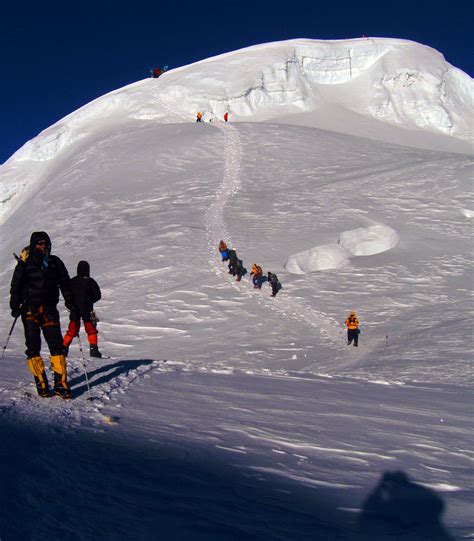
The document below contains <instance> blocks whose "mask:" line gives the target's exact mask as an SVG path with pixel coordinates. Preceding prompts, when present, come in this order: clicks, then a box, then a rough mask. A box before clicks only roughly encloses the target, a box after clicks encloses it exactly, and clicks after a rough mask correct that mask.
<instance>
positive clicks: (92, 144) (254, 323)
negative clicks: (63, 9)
mask: <svg viewBox="0 0 474 541" xmlns="http://www.w3.org/2000/svg"><path fill="white" fill-rule="evenodd" d="M262 49H263V50H264V51H266V50H267V47H265V46H262ZM230 57H231V58H232V55H230ZM210 63H212V62H210V61H206V62H204V64H205V65H207V64H210ZM248 69H249V70H250V66H249V67H248ZM186 70H187V68H181V69H180V70H177V72H178V74H181V75H183V76H184V75H185V74H186V73H187V72H186ZM171 75H172V74H171V73H170V74H168V75H167V76H171ZM181 75H180V76H181ZM244 75H245V73H244V74H243V76H244ZM165 80H166V79H165V78H163V80H161V79H159V80H158V81H145V82H143V83H138V84H137V85H135V86H133V87H132V88H130V87H128V88H127V89H123V91H118V92H119V93H120V92H122V94H123V95H125V94H128V93H129V92H135V90H137V89H139V88H140V89H142V88H144V87H145V84H147V85H148V87H151V88H153V89H154V90H153V92H155V91H156V89H157V88H159V86H158V85H157V84H155V83H159V84H160V85H161V84H162V83H163V84H164V81H165ZM151 85H154V86H151ZM156 96H158V97H157V98H156V99H157V104H158V105H157V107H159V108H163V110H164V111H166V114H167V115H169V116H168V117H167V119H163V120H166V122H158V121H157V119H156V118H155V119H154V120H153V121H152V122H150V119H144V118H142V119H130V118H128V117H127V118H124V117H123V116H122V115H121V114H119V112H118V109H117V110H116V113H117V115H116V116H115V117H112V116H109V117H107V118H106V119H101V118H100V117H99V116H95V115H96V113H97V111H96V113H94V114H91V117H90V118H89V119H88V120H87V122H86V120H85V117H84V124H83V125H80V126H79V127H74V129H73V130H72V131H71V133H74V134H75V135H77V134H79V133H82V134H83V136H82V137H80V138H78V139H76V140H74V141H73V142H72V143H71V144H64V145H63V146H61V145H62V143H60V145H59V146H61V148H59V146H58V147H55V146H54V145H55V144H56V143H54V142H53V140H51V142H52V146H51V147H50V150H51V154H48V157H49V159H48V160H43V161H30V160H27V161H19V160H18V159H17V158H18V156H16V157H14V158H12V159H11V160H10V161H9V162H8V163H7V164H6V165H4V166H3V167H2V169H1V174H2V180H3V182H4V185H5V186H7V187H9V189H13V188H12V187H14V191H11V192H10V194H11V195H12V197H11V199H10V200H9V202H10V205H9V206H8V205H6V206H8V211H6V212H5V214H4V215H3V222H2V230H1V239H2V250H1V254H0V258H1V259H0V262H1V272H0V294H1V296H2V298H3V299H4V302H3V303H1V305H0V314H1V318H0V336H3V337H6V335H7V333H8V330H9V329H10V326H11V322H12V320H11V318H10V316H9V310H8V306H7V301H8V290H9V282H10V278H11V274H12V270H13V265H14V261H13V258H12V255H11V254H12V252H13V251H15V252H18V250H19V249H21V247H22V246H24V244H25V243H26V242H27V240H28V238H29V234H30V232H31V231H33V230H43V229H44V230H46V231H48V232H49V233H50V235H51V237H52V241H53V251H54V253H56V254H58V255H59V256H60V257H61V258H62V259H63V260H64V261H65V263H66V264H67V267H68V268H69V270H70V272H71V274H74V270H75V266H76V263H77V262H78V261H79V260H80V259H87V260H88V261H90V263H91V269H92V275H93V276H94V277H95V278H96V279H97V280H98V282H99V283H100V285H101V287H102V292H103V300H102V301H101V302H100V303H99V304H98V306H97V311H98V314H99V317H100V319H101V322H100V328H99V331H100V335H99V340H100V346H101V349H103V350H104V351H105V352H107V353H110V354H111V355H112V356H113V358H112V359H104V360H103V361H97V360H94V361H87V367H88V371H89V377H90V382H91V390H92V394H93V395H94V396H95V397H96V400H95V401H92V402H89V401H87V397H88V392H87V388H86V385H85V379H84V376H83V367H82V362H81V354H80V351H79V347H78V344H77V342H74V344H73V346H72V348H71V355H70V360H69V373H70V380H71V383H72V386H73V390H74V392H75V394H76V397H77V398H76V400H74V401H72V402H71V403H67V404H64V403H62V402H59V401H58V400H55V399H52V400H48V401H42V402H40V401H39V400H38V399H36V397H35V396H34V394H33V396H31V397H29V396H26V395H25V390H27V391H30V392H31V391H32V384H31V377H30V375H29V374H28V373H27V370H26V367H25V366H24V363H23V357H22V352H23V349H24V345H23V337H22V332H21V329H20V328H17V329H15V331H14V333H13V335H12V338H11V341H10V344H9V348H8V350H7V351H6V355H5V359H4V361H3V362H2V368H1V370H0V428H1V430H2V438H3V439H2V441H5V442H7V445H6V446H3V449H2V451H1V453H2V454H1V455H0V456H1V458H2V460H1V461H0V463H2V464H3V466H2V468H3V469H2V470H1V471H0V474H1V477H2V478H4V479H7V483H6V485H5V486H6V487H7V489H6V490H5V491H4V492H3V493H0V502H1V504H2V508H3V509H5V510H6V514H7V515H8V517H9V520H8V522H7V521H5V520H3V519H0V537H2V539H3V537H5V539H8V538H11V537H13V538H14V536H15V535H16V536H17V537H18V532H21V537H22V538H28V537H30V538H35V536H42V537H44V535H46V534H47V533H48V531H49V525H51V524H52V525H53V526H54V527H56V528H59V530H57V531H60V533H61V535H62V536H63V537H66V538H72V539H74V538H78V539H96V538H97V539H98V538H101V539H103V537H104V532H105V534H106V535H107V536H108V538H111V539H130V538H131V534H130V531H131V530H132V531H133V532H134V535H135V534H136V535H135V538H141V539H155V538H156V535H157V531H160V532H163V535H164V536H165V537H166V538H167V539H173V538H176V539H183V538H187V539H219V540H227V539H266V540H268V539H280V540H281V539H288V540H289V539H294V538H295V537H297V538H299V539H313V538H314V536H315V534H318V535H319V538H321V539H328V540H329V539H335V538H338V537H339V538H341V539H357V537H359V538H360V539H365V540H368V539H369V540H375V539H377V540H381V539H387V538H393V536H394V535H395V534H396V535H398V536H399V538H402V539H420V538H425V539H436V538H438V539H444V540H447V539H451V538H456V539H461V538H468V536H470V535H472V532H473V527H472V519H471V516H470V506H471V504H472V498H473V493H472V488H471V485H472V483H471V478H472V452H471V449H472V418H471V417H472V416H471V411H470V409H471V408H469V397H470V393H471V392H472V382H473V378H472V345H471V340H470V337H471V329H472V324H471V321H472V301H471V294H472V273H471V269H472V250H470V247H471V243H472V216H473V215H474V202H473V198H472V189H471V179H472V166H473V160H472V159H471V158H470V157H469V156H467V155H460V154H451V153H446V152H439V151H436V152H435V151H430V150H421V149H418V148H408V147H401V146H396V145H392V144H388V143H386V142H381V141H373V140H368V139H362V138H358V137H353V136H351V135H344V134H340V133H334V132H328V131H323V130H319V129H316V128H314V127H301V126H288V125H284V124H282V123H280V122H277V123H270V122H262V123H256V122H255V123H245V122H242V123H237V124H235V125H234V124H233V123H231V124H228V125H224V124H223V123H221V122H218V121H216V120H215V121H214V122H212V123H211V124H209V123H207V124H202V125H197V124H196V123H194V121H193V118H191V121H185V116H186V114H188V116H191V117H192V116H193V115H194V113H193V112H192V110H190V111H189V112H188V113H186V112H185V111H184V112H183V111H180V109H179V106H180V104H182V103H183V100H181V101H180V100H178V101H176V103H175V104H174V107H172V106H170V105H169V104H168V103H167V102H165V101H164V100H163V99H162V97H161V94H158V93H157V94H156ZM109 97H110V96H109ZM123 97H124V96H122V98H123ZM103 99H106V98H103ZM171 105H173V104H171ZM91 107H92V106H91ZM86 109H87V107H86V108H83V110H81V111H82V112H77V113H74V114H73V115H71V116H70V117H68V119H65V120H64V124H63V126H65V127H68V126H69V125H74V122H75V121H74V122H73V121H72V120H71V119H73V117H74V116H75V115H76V114H78V113H80V114H82V113H83V112H84V111H85V110H86ZM285 111H286V112H287V113H288V112H289V108H285ZM150 114H151V113H150ZM77 118H79V117H77ZM171 120H175V122H174V123H172V122H170V121H171ZM378 126H380V124H378ZM53 128H54V127H53ZM54 129H56V128H54ZM75 130H76V131H75ZM381 133H383V130H381ZM41 137H42V136H40V138H41ZM382 138H383V137H380V139H382ZM451 139H454V138H452V137H451ZM37 142H38V141H37ZM35 144H36V143H35ZM37 148H38V149H39V148H40V147H39V146H38V147H37ZM35 152H36V151H35ZM48 152H49V151H48ZM13 175H15V176H13ZM20 181H22V182H23V181H24V182H25V184H24V189H23V191H22V190H21V188H20ZM15 183H16V184H15ZM220 238H225V240H227V241H228V242H229V243H230V244H231V245H232V246H234V247H235V248H236V249H237V251H238V253H239V255H240V256H241V257H242V258H243V260H244V263H245V265H246V267H247V268H248V269H250V266H251V264H252V262H254V261H255V262H257V263H260V264H261V265H262V266H263V268H264V270H265V271H266V270H272V271H274V272H276V273H277V274H278V276H279V277H280V279H281V281H282V283H283V290H282V291H281V292H280V294H279V295H278V296H277V298H275V299H272V298H270V296H269V288H268V286H264V288H263V290H262V291H255V290H254V289H253V288H252V287H251V285H250V283H249V281H248V277H245V278H244V279H243V281H242V282H241V283H236V282H235V281H234V279H233V278H232V277H231V276H230V275H229V274H228V273H227V269H226V267H225V265H223V264H222V263H221V262H220V261H219V257H218V254H217V250H216V248H217V243H218V241H219V240H220ZM294 261H296V262H297V265H298V267H297V268H296V267H295V266H293V265H292V262H294ZM354 308H355V309H357V310H358V312H359V315H360V318H361V321H362V335H361V343H360V347H359V349H358V350H356V349H355V348H352V347H351V348H348V347H347V345H346V344H345V340H344V334H343V329H342V323H343V320H344V319H345V317H346V315H347V312H348V311H349V310H350V309H354ZM61 309H62V323H63V325H64V324H65V322H66V321H67V313H66V312H65V311H64V309H63V307H62V306H61ZM84 342H85V338H84V337H83V345H85V344H84ZM43 354H44V356H45V357H46V356H47V352H46V350H45V348H43ZM165 360H166V361H167V362H164V361H165ZM48 370H49V367H48ZM109 422H110V423H112V424H111V425H110V426H109V425H108V423H109ZM113 423H116V424H113ZM13 449H14V451H15V452H14V453H13V451H12V450H13ZM26 462H29V463H31V464H32V466H31V467H30V468H26V469H25V468H24V467H23V464H24V463H26ZM58 471H59V472H60V475H61V478H62V479H63V485H62V488H60V493H59V494H51V491H50V490H49V486H50V480H51V479H55V478H56V477H57V475H58ZM387 471H402V472H405V473H406V474H407V475H408V478H409V479H410V480H411V481H414V482H416V483H418V484H417V485H412V484H410V483H401V484H398V485H397V484H396V483H395V485H394V484H393V483H391V484H390V483H389V484H388V486H386V487H385V489H386V490H392V491H393V493H392V495H393V496H394V499H393V500H392V505H391V506H390V511H389V512H388V514H389V516H390V514H392V516H395V517H398V518H397V519H394V520H393V521H390V520H385V521H382V524H377V523H375V524H374V523H373V522H371V521H370V520H369V521H368V522H369V524H368V525H367V523H366V522H365V521H364V520H363V518H364V516H363V514H362V509H363V508H364V505H365V504H366V503H367V498H368V496H369V494H371V493H372V494H373V491H374V487H376V485H377V483H378V482H379V481H380V479H381V478H382V477H383V475H384V474H385V472H387ZM97 478H100V479H101V480H103V484H101V483H97V482H96V480H97ZM394 486H395V488H394ZM390 487H391V488H390ZM420 487H421V488H420ZM422 488H423V489H424V490H422ZM71 494H74V498H73V497H71ZM23 501H28V503H29V505H28V506H24V505H20V504H19V503H18V502H23ZM407 501H408V502H410V503H409V505H408V507H409V508H410V509H414V511H410V512H408V511H407V505H406V502H407ZM440 502H441V503H440ZM379 503H380V502H379ZM443 505H446V512H445V514H444V515H443V516H442V514H441V509H442V507H443ZM382 507H383V506H382ZM412 512H413V514H411V513H412ZM385 513H387V510H386V509H382V510H381V511H380V514H381V515H383V516H385V517H386V515H385ZM58 516H60V517H61V520H58V518H57V517H58ZM386 518H387V517H386ZM417 524H419V525H420V526H417ZM444 526H445V527H444ZM400 528H401V530H400ZM421 534H422V535H421ZM173 536H174V537H173ZM451 536H453V537H451Z"/></svg>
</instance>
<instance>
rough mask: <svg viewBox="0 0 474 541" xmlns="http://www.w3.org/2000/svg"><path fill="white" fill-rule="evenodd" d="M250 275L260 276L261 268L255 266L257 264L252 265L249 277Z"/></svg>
mask: <svg viewBox="0 0 474 541" xmlns="http://www.w3.org/2000/svg"><path fill="white" fill-rule="evenodd" d="M252 274H253V275H255V276H256V277H259V276H262V274H263V271H262V267H260V266H259V265H257V263H254V264H253V265H252V272H251V273H250V276H252Z"/></svg>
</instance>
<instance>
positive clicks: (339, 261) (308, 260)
mask: <svg viewBox="0 0 474 541" xmlns="http://www.w3.org/2000/svg"><path fill="white" fill-rule="evenodd" d="M350 255H351V254H350V253H349V252H348V251H347V250H345V249H344V248H342V247H341V246H339V245H338V244H325V245H324V246H316V247H314V248H310V249H309V250H304V251H303V252H299V253H297V254H294V255H291V256H290V257H289V258H288V259H287V261H286V263H285V269H286V270H287V271H288V272H291V273H293V274H306V273H309V272H315V271H321V270H328V269H338V268H340V267H344V266H345V265H348V264H349V258H350Z"/></svg>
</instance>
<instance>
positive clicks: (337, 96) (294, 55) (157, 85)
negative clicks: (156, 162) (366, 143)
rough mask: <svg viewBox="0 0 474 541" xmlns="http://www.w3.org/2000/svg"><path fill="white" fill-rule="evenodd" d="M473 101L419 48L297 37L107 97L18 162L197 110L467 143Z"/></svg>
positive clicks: (445, 67) (435, 56)
mask: <svg viewBox="0 0 474 541" xmlns="http://www.w3.org/2000/svg"><path fill="white" fill-rule="evenodd" d="M473 94H474V82H473V80H472V79H471V78H470V77H469V76H468V75H467V74H465V73H464V72H462V71H461V70H459V69H457V68H455V67H453V66H451V65H450V64H449V63H447V62H446V61H445V59H444V57H443V56H442V55H441V54H440V53H439V52H437V51H435V50H434V49H432V48H430V47H427V46H424V45H420V44H418V43H415V42H411V41H406V40H399V39H387V38H360V39H351V40H337V41H322V40H309V39H296V40H290V41H283V42H276V43H268V44H262V45H256V46H253V47H248V48H245V49H241V50H238V51H235V52H231V53H226V54H222V55H219V56H216V57H213V58H209V59H206V60H203V61H200V62H197V63H195V64H191V65H189V66H184V67H181V68H178V69H175V70H171V71H169V72H167V73H166V74H164V75H163V76H162V77H161V78H160V79H157V80H149V79H147V80H143V81H139V82H137V83H134V84H131V85H129V86H126V87H124V88H121V89H119V90H116V91H114V92H111V93H109V94H107V95H105V96H103V97H101V98H99V99H97V100H95V101H93V102H91V103H90V104H88V105H86V106H84V107H82V108H81V109H79V110H77V111H75V112H74V113H72V114H70V115H68V116H67V117H65V118H64V119H63V120H61V121H59V122H58V123H56V124H55V125H54V126H52V127H51V128H49V129H47V130H45V131H44V132H43V133H42V134H40V135H39V136H38V137H36V138H35V139H33V140H32V141H30V142H28V143H27V144H26V145H24V146H23V148H22V149H20V150H19V151H18V152H17V153H16V154H15V159H17V160H35V161H43V160H48V159H51V158H52V157H53V156H55V155H56V154H57V152H59V151H60V150H61V149H63V148H64V147H66V146H68V145H69V144H71V143H72V142H74V141H75V140H77V139H79V138H81V137H83V136H84V135H85V134H87V133H88V132H90V131H94V130H97V129H98V128H99V127H100V124H101V123H102V122H117V123H120V122H121V121H123V120H125V119H127V118H128V119H146V120H153V121H159V122H166V123H169V122H173V123H174V122H183V121H190V120H193V119H194V117H195V115H196V112H197V111H198V110H201V111H203V112H205V113H206V115H205V118H206V117H207V119H210V118H212V117H217V118H219V119H220V118H222V115H223V114H224V112H225V111H229V112H230V114H231V119H232V120H233V121H237V120H242V121H249V120H251V121H260V120H269V119H272V120H275V121H279V120H285V119H286V120H287V121H289V122H290V123H294V122H296V123H299V122H298V121H297V120H296V119H294V118H293V119H292V120H293V122H292V121H291V120H288V116H289V115H295V114H298V113H299V114H303V115H304V119H300V121H304V122H305V123H306V124H307V125H313V126H314V127H324V128H327V129H332V128H333V129H334V130H335V131H342V132H344V131H346V132H349V133H352V134H354V135H366V133H354V130H355V131H356V132H357V128H355V127H354V126H352V128H351V126H349V125H348V124H351V123H352V124H354V115H359V116H360V117H362V118H364V119H365V120H366V121H368V120H376V121H381V122H384V123H387V124H389V125H393V126H398V127H401V128H405V129H411V130H413V129H416V130H422V131H427V132H432V133H438V134H444V135H450V136H452V137H455V138H457V139H460V140H462V141H468V142H470V143H472V142H473V141H474V138H473V137H474V136H473V130H472V125H473V120H474V111H473V102H472V96H473ZM336 109H337V110H338V112H337V114H336V112H335V110H336ZM341 110H343V111H344V112H345V113H347V116H346V118H345V122H344V123H343V124H342V125H341V121H340V116H341ZM308 115H309V118H308ZM331 117H332V123H331ZM336 117H337V118H336ZM344 125H345V129H344ZM359 131H362V132H363V129H362V128H359ZM396 142H403V141H402V140H399V141H396ZM461 148H462V145H461ZM464 148H465V149H466V150H467V149H468V147H467V146H465V147H464Z"/></svg>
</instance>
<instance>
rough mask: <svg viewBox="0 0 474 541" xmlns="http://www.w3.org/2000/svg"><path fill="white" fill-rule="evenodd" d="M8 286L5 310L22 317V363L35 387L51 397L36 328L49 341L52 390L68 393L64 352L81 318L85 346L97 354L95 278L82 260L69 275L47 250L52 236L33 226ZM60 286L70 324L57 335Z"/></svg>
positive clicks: (66, 396)
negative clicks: (73, 274) (85, 335)
mask: <svg viewBox="0 0 474 541" xmlns="http://www.w3.org/2000/svg"><path fill="white" fill-rule="evenodd" d="M15 258H16V260H17V264H16V267H15V270H14V272H13V277H12V281H11V286H10V309H11V315H12V317H14V318H18V317H21V321H22V323H23V327H24V331H25V344H26V351H25V353H26V357H27V365H28V368H29V369H30V371H31V373H32V374H33V376H34V379H35V384H36V390H37V392H38V394H39V395H40V396H42V397H47V396H50V389H49V383H48V378H47V376H46V372H45V366H44V362H43V359H42V357H41V331H43V336H44V339H45V340H46V343H47V344H48V348H49V352H50V362H51V366H52V368H53V373H54V393H55V394H57V395H58V396H60V397H61V398H64V399H69V398H72V394H71V389H70V388H69V384H68V382H67V370H66V356H67V354H68V351H69V345H70V344H71V342H72V340H73V338H74V337H75V336H78V334H79V329H80V326H81V319H82V321H83V322H84V328H85V330H86V333H87V338H88V341H89V345H90V356H91V357H99V358H100V357H102V354H101V353H100V351H99V348H98V341H97V334H98V331H97V321H98V320H97V318H96V316H95V312H94V303H96V302H97V301H98V300H99V299H100V298H101V291H100V288H99V286H98V284H97V282H96V281H95V280H94V279H93V278H91V277H90V267H89V263H88V262H87V261H80V262H79V264H78V265H77V276H75V277H74V278H72V280H71V279H70V278H69V273H68V271H67V269H66V266H65V265H64V263H63V262H62V260H61V259H59V257H57V256H56V255H52V254H51V239H50V238H49V235H48V234H47V233H45V232H44V231H35V232H34V233H32V235H31V238H30V244H29V246H27V247H26V248H24V249H23V250H22V251H21V253H20V255H19V256H17V255H15ZM59 291H61V293H62V296H63V298H64V304H65V305H66V308H67V309H68V310H69V312H70V315H69V327H68V330H67V333H66V335H65V336H64V339H63V336H62V333H61V326H60V321H59V312H58V309H57V304H58V302H59Z"/></svg>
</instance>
